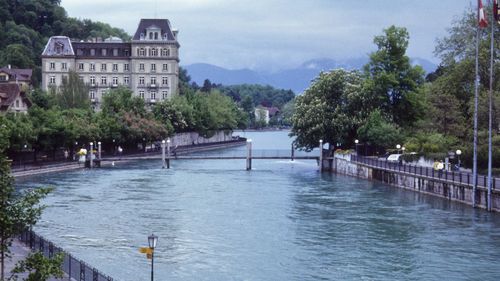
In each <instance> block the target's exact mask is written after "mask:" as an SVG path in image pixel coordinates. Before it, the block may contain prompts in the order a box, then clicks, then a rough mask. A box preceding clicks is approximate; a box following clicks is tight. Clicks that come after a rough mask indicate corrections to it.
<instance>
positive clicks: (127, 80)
mask: <svg viewBox="0 0 500 281" xmlns="http://www.w3.org/2000/svg"><path fill="white" fill-rule="evenodd" d="M128 83H129V78H128V76H125V77H123V84H125V85H128Z"/></svg>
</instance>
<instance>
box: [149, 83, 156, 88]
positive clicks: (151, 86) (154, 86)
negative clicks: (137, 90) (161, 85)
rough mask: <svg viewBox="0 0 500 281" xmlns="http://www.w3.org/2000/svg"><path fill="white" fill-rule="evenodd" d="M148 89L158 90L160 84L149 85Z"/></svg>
mask: <svg viewBox="0 0 500 281" xmlns="http://www.w3.org/2000/svg"><path fill="white" fill-rule="evenodd" d="M148 88H150V89H158V84H156V83H149V84H148Z"/></svg>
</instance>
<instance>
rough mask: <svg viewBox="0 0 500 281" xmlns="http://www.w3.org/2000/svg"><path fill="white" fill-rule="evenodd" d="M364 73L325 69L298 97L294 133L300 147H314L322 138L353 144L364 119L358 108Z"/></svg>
mask: <svg viewBox="0 0 500 281" xmlns="http://www.w3.org/2000/svg"><path fill="white" fill-rule="evenodd" d="M361 83H362V79H361V75H360V74H359V73H358V72H354V71H345V70H342V69H338V70H333V71H331V72H322V73H320V75H319V77H317V78H316V79H314V81H313V83H312V85H311V86H310V87H309V88H308V89H307V90H306V91H305V92H304V94H303V95H301V96H298V97H297V98H296V103H295V114H294V115H293V117H292V123H293V128H292V131H291V135H292V136H296V137H297V139H296V140H295V143H296V145H297V147H299V148H304V149H306V150H311V149H313V148H315V147H317V146H318V143H319V140H320V139H323V141H324V142H325V143H326V142H328V143H330V144H331V145H335V144H337V143H340V144H341V143H351V142H352V141H353V139H354V137H355V134H356V130H357V128H358V126H359V124H360V122H361V120H362V115H363V112H362V110H361V109H360V108H359V106H360V103H358V100H359V91H360V88H361Z"/></svg>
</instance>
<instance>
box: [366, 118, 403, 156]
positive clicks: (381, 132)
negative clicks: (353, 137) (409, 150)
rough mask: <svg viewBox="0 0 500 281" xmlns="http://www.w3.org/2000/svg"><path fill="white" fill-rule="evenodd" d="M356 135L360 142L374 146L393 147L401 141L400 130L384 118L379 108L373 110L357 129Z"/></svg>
mask: <svg viewBox="0 0 500 281" xmlns="http://www.w3.org/2000/svg"><path fill="white" fill-rule="evenodd" d="M358 137H359V139H360V140H361V141H362V142H365V143H367V144H371V145H375V146H376V147H384V148H387V147H394V146H395V144H396V143H399V142H401V141H402V139H403V137H402V136H401V132H400V130H399V129H398V128H397V127H396V126H395V125H394V124H391V123H390V122H388V121H386V120H384V118H383V117H382V114H381V113H380V110H378V109H377V110H374V111H373V112H372V113H371V114H370V116H369V117H368V120H366V122H365V124H363V126H361V127H359V129H358Z"/></svg>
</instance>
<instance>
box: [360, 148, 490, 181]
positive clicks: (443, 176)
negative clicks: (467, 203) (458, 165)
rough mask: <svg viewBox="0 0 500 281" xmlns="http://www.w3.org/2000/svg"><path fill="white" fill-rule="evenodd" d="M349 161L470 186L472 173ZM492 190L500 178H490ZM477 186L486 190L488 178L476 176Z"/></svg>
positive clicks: (365, 159)
mask: <svg viewBox="0 0 500 281" xmlns="http://www.w3.org/2000/svg"><path fill="white" fill-rule="evenodd" d="M351 161H353V162H358V163H362V164H366V165H369V166H372V167H376V168H381V169H384V170H390V171H396V172H400V173H408V174H414V175H418V176H421V177H428V178H433V179H438V180H442V181H448V182H454V183H460V184H467V185H472V181H473V180H472V178H473V177H472V173H469V172H462V171H446V170H444V171H443V170H435V169H433V168H432V167H424V166H420V165H411V164H406V163H398V162H389V161H387V160H385V159H383V160H382V159H377V158H370V157H363V156H358V155H351ZM491 181H492V183H491V187H492V189H496V184H497V182H499V181H500V178H495V177H492V179H491ZM476 182H477V186H478V187H483V188H488V177H487V176H485V175H477V179H476Z"/></svg>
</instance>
